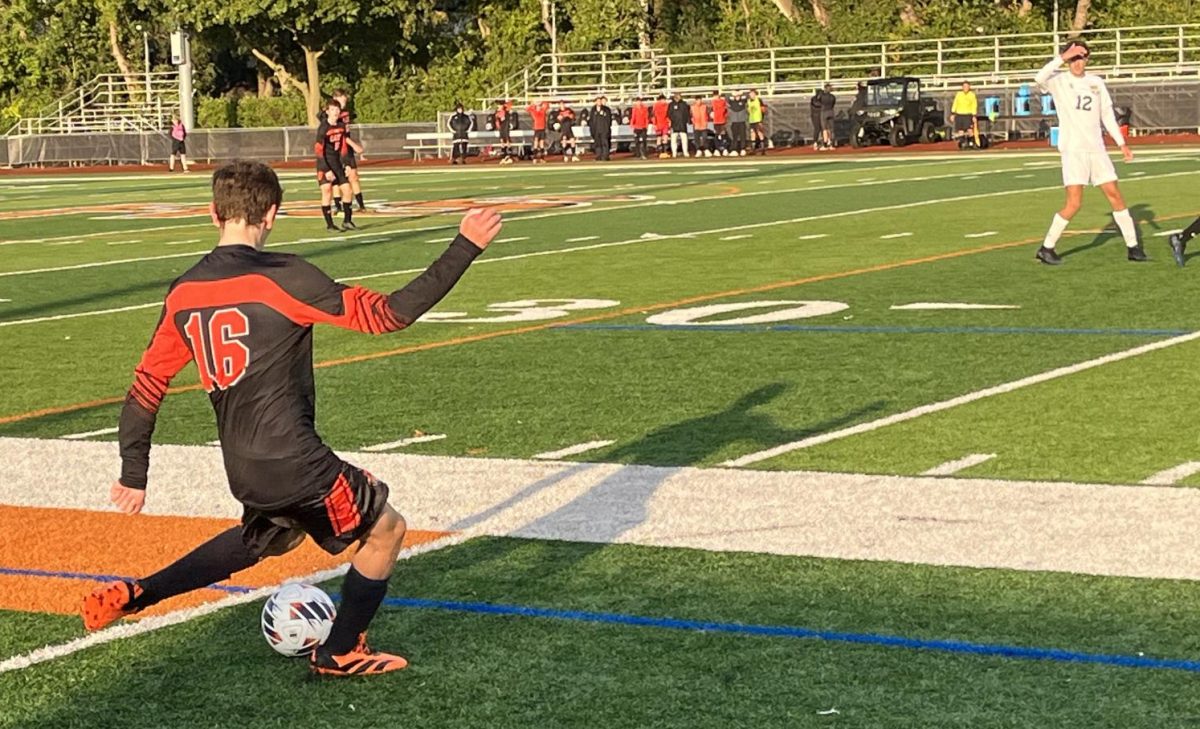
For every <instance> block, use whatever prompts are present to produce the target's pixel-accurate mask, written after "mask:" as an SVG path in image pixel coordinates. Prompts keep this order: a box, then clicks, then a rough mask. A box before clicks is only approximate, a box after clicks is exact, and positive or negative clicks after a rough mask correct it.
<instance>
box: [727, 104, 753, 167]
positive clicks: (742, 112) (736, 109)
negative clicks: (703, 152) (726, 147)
mask: <svg viewBox="0 0 1200 729" xmlns="http://www.w3.org/2000/svg"><path fill="white" fill-rule="evenodd" d="M748 119H749V112H748V111H747V109H746V98H745V97H744V96H743V95H742V92H741V91H734V92H733V98H731V99H730V100H729V138H730V143H731V144H732V145H733V146H732V148H731V149H730V151H729V153H730V154H734V155H740V156H742V157H745V156H746V124H747V121H748Z"/></svg>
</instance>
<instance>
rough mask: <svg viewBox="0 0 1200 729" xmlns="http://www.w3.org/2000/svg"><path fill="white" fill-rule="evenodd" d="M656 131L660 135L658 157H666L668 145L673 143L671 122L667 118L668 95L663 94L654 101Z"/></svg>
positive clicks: (667, 155)
mask: <svg viewBox="0 0 1200 729" xmlns="http://www.w3.org/2000/svg"><path fill="white" fill-rule="evenodd" d="M654 132H655V134H657V135H658V158H659V159H666V158H667V157H669V156H670V155H669V154H667V146H668V145H669V144H670V143H671V122H670V120H669V119H667V97H665V96H663V95H662V94H659V95H658V98H657V99H655V101H654Z"/></svg>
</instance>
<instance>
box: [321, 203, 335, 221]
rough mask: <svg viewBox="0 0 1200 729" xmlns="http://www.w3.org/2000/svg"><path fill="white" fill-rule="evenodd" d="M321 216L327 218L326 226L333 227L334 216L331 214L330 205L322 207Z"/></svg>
mask: <svg viewBox="0 0 1200 729" xmlns="http://www.w3.org/2000/svg"><path fill="white" fill-rule="evenodd" d="M321 215H324V216H325V225H333V215H332V214H331V213H330V212H329V206H328V205H322V206H321Z"/></svg>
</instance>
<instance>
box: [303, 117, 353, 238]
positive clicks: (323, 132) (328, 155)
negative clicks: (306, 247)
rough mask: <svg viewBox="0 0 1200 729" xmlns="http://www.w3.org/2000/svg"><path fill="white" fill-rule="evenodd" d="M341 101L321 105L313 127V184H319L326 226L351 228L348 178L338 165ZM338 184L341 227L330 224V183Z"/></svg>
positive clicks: (341, 140)
mask: <svg viewBox="0 0 1200 729" xmlns="http://www.w3.org/2000/svg"><path fill="white" fill-rule="evenodd" d="M341 116H342V105H341V104H339V103H338V102H336V101H334V100H332V99H331V100H330V101H329V103H328V104H326V105H325V118H323V119H321V125H320V126H318V127H317V141H316V143H315V144H314V145H313V151H314V152H316V155H317V184H319V185H320V186H321V214H322V215H324V216H325V229H326V230H336V231H341V230H354V229H355V228H356V227H357V226H356V225H354V220H353V219H352V218H353V216H352V214H351V212H350V208H351V207H353V203H352V202H351V201H352V199H353V198H352V197H351V195H350V179H349V178H348V177H346V168H345V167H343V166H342V147H343V145H344V144H345V141H346V128H345V127H344V126H342V122H341ZM334 185H337V186H338V191H339V192H340V193H341V196H342V227H341V228H338V227H337V226H336V225H334V224H333V214H332V213H331V212H330V211H331V208H332V205H333V186H334Z"/></svg>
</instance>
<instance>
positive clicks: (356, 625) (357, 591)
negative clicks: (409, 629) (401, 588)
mask: <svg viewBox="0 0 1200 729" xmlns="http://www.w3.org/2000/svg"><path fill="white" fill-rule="evenodd" d="M387 586H388V581H387V580H371V579H367V578H366V577H363V576H362V574H360V573H359V571H358V570H356V569H354V567H353V565H352V566H351V567H350V571H349V572H347V573H346V579H345V581H343V582H342V604H341V605H339V606H338V611H337V617H336V618H334V621H333V628H332V629H331V630H330V631H329V638H328V639H327V640H326V641H325V644H324V645H325V648H326V649H327V650H328V651H329V653H330V654H331V655H335V656H340V655H342V654H344V653H348V652H349V651H350V649H351V648H353V647H354V644H355V643H356V642H358V635H359V633H361V632H363V631H364V630H366V629H367V626H368V625H370V623H371V619H372V618H374V617H375V613H377V612H378V611H379V605H380V604H381V603H383V598H384V596H386V595H387Z"/></svg>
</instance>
